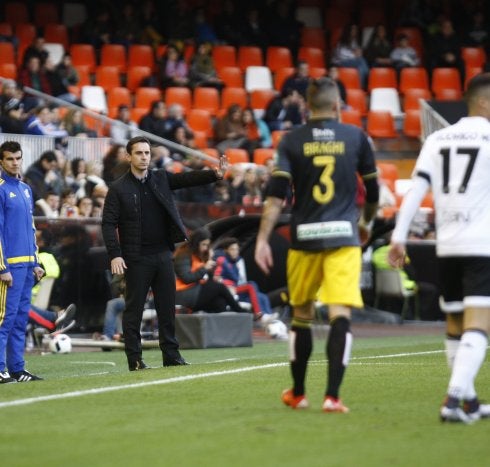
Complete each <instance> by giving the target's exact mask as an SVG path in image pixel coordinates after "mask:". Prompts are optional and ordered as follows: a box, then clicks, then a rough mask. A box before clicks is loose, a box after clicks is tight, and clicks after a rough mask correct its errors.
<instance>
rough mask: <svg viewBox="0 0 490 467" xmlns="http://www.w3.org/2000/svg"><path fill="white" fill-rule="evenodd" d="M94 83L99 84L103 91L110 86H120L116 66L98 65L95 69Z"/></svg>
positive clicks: (107, 89)
mask: <svg viewBox="0 0 490 467" xmlns="http://www.w3.org/2000/svg"><path fill="white" fill-rule="evenodd" d="M95 85H96V86H100V87H102V88H103V89H104V91H105V92H107V91H109V89H111V88H117V87H120V86H121V77H120V74H119V68H118V67H117V66H105V65H99V66H98V67H97V68H96V70H95Z"/></svg>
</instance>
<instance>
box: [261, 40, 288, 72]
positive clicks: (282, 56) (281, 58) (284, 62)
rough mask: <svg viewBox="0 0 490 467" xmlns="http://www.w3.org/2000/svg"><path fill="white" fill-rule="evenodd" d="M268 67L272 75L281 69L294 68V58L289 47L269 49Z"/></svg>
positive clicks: (267, 56)
mask: <svg viewBox="0 0 490 467" xmlns="http://www.w3.org/2000/svg"><path fill="white" fill-rule="evenodd" d="M266 65H267V66H268V67H269V68H270V70H271V71H272V73H275V72H276V71H277V70H279V69H280V68H286V67H292V66H293V57H292V56H291V51H290V50H289V49H288V48H287V47H271V46H269V47H267V53H266Z"/></svg>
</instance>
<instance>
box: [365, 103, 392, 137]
mask: <svg viewBox="0 0 490 467" xmlns="http://www.w3.org/2000/svg"><path fill="white" fill-rule="evenodd" d="M366 130H367V132H368V134H369V135H370V136H372V137H373V138H396V137H397V133H396V130H395V119H394V118H393V115H392V114H391V112H388V111H385V110H370V111H369V112H368V116H367V127H366Z"/></svg>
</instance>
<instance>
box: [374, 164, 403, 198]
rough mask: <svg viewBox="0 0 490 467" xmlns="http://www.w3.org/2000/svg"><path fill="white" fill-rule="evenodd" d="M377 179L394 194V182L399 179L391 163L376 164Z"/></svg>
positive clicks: (396, 170)
mask: <svg viewBox="0 0 490 467" xmlns="http://www.w3.org/2000/svg"><path fill="white" fill-rule="evenodd" d="M376 167H377V169H378V172H379V178H381V179H382V180H384V181H385V182H386V184H387V185H388V187H389V188H390V190H391V191H392V192H393V193H394V192H395V182H396V181H397V180H398V179H399V178H400V177H399V174H398V168H397V166H396V165H395V164H393V163H392V162H376Z"/></svg>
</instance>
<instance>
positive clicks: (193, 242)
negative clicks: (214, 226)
mask: <svg viewBox="0 0 490 467" xmlns="http://www.w3.org/2000/svg"><path fill="white" fill-rule="evenodd" d="M204 240H211V232H210V230H209V229H208V228H207V227H200V228H198V229H196V230H194V232H192V234H191V236H190V238H189V247H190V249H191V251H192V253H198V252H199V243H201V242H202V241H204Z"/></svg>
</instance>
